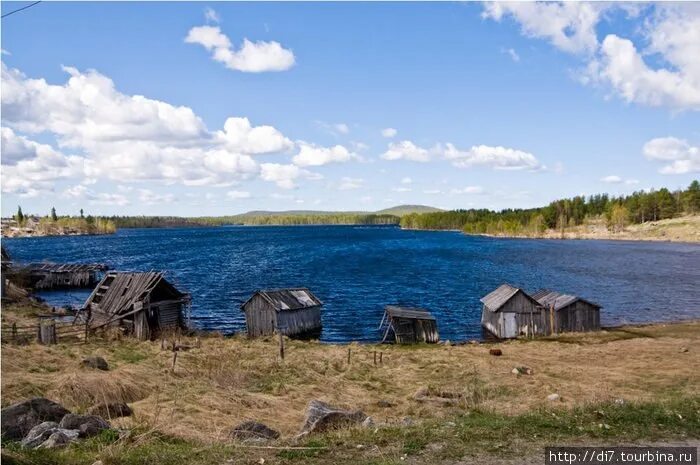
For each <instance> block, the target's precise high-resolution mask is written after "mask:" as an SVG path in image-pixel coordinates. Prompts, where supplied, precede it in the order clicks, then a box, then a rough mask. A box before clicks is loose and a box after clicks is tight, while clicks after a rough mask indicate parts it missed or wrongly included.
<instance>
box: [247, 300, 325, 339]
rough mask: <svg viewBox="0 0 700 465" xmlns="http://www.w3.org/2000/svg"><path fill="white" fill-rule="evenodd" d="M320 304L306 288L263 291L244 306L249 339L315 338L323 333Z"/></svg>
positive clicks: (321, 303)
mask: <svg viewBox="0 0 700 465" xmlns="http://www.w3.org/2000/svg"><path fill="white" fill-rule="evenodd" d="M322 305H323V302H321V301H320V300H319V299H318V298H317V297H316V296H315V295H313V293H312V292H311V291H310V290H308V289H306V288H296V289H271V290H260V291H255V293H254V294H253V295H252V296H251V297H250V298H249V299H248V300H246V301H245V303H243V305H241V309H242V310H243V311H244V312H245V319H246V326H247V328H248V336H249V337H257V336H265V335H270V334H274V333H282V334H284V335H286V336H300V337H303V336H308V337H312V336H314V335H318V334H320V332H321V306H322Z"/></svg>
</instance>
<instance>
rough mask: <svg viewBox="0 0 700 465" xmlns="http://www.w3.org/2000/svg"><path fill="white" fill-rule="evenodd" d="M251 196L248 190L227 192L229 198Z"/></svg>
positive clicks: (246, 197) (236, 198) (237, 198)
mask: <svg viewBox="0 0 700 465" xmlns="http://www.w3.org/2000/svg"><path fill="white" fill-rule="evenodd" d="M250 197H251V195H250V192H248V191H228V192H227V193H226V198H228V199H229V200H242V199H249V198H250Z"/></svg>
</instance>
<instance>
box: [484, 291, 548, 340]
mask: <svg viewBox="0 0 700 465" xmlns="http://www.w3.org/2000/svg"><path fill="white" fill-rule="evenodd" d="M481 303H482V304H483V308H482V311H481V325H482V326H483V327H484V328H485V329H487V330H488V331H489V332H490V333H491V334H493V335H494V336H496V337H497V338H499V339H509V338H514V337H518V336H523V335H524V336H533V335H537V334H547V332H546V328H545V326H544V322H543V321H542V312H541V310H542V306H541V305H540V303H539V302H537V301H536V300H535V299H533V298H532V297H531V296H530V295H528V294H527V293H526V292H525V291H523V290H522V289H520V288H518V287H514V286H511V285H510V284H501V285H500V286H499V287H498V288H497V289H496V290H494V291H492V292H490V293H489V294H487V295H486V296H484V297H483V298H482V299H481Z"/></svg>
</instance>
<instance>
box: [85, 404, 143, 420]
mask: <svg viewBox="0 0 700 465" xmlns="http://www.w3.org/2000/svg"><path fill="white" fill-rule="evenodd" d="M132 413H134V412H133V410H131V407H129V406H128V405H126V404H125V403H123V402H114V403H111V404H98V405H95V406H93V407H90V409H88V414H89V415H97V416H99V417H102V418H105V417H107V418H119V417H130V416H131V415H132Z"/></svg>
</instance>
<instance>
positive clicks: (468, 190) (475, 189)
mask: <svg viewBox="0 0 700 465" xmlns="http://www.w3.org/2000/svg"><path fill="white" fill-rule="evenodd" d="M450 193H451V194H456V195H459V194H471V195H474V194H483V193H484V188H483V187H481V186H466V187H463V188H460V189H452V190H451V191H450Z"/></svg>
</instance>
